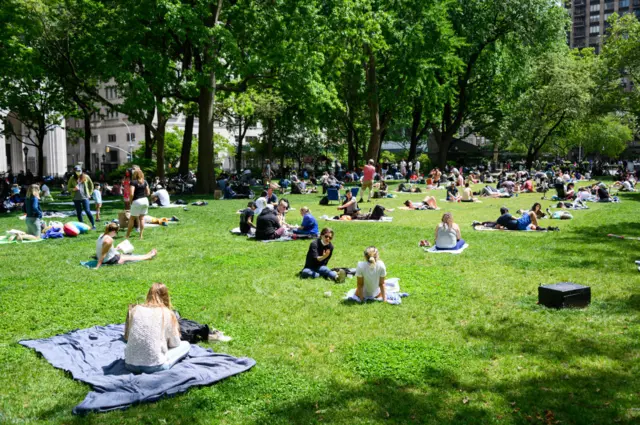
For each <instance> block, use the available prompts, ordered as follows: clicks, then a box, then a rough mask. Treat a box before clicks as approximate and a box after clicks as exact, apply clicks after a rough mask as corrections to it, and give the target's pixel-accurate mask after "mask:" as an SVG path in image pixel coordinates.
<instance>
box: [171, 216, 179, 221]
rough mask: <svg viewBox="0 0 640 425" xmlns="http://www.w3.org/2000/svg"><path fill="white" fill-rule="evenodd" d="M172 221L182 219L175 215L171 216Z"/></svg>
mask: <svg viewBox="0 0 640 425" xmlns="http://www.w3.org/2000/svg"><path fill="white" fill-rule="evenodd" d="M171 221H180V219H178V217H176V216H175V215H174V216H173V217H171Z"/></svg>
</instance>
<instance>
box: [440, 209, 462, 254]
mask: <svg viewBox="0 0 640 425" xmlns="http://www.w3.org/2000/svg"><path fill="white" fill-rule="evenodd" d="M435 240H436V248H437V249H445V250H456V249H460V248H462V247H463V246H464V244H465V242H464V239H462V235H461V234H460V227H459V226H458V225H457V224H456V223H454V222H453V215H452V214H451V213H444V214H443V215H442V222H441V223H439V224H438V225H437V226H436V231H435Z"/></svg>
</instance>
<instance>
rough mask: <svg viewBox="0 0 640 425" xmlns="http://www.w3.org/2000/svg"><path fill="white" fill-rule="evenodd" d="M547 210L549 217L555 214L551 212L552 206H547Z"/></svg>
mask: <svg viewBox="0 0 640 425" xmlns="http://www.w3.org/2000/svg"><path fill="white" fill-rule="evenodd" d="M546 212H547V215H548V216H549V218H551V216H552V215H553V214H551V208H547V210H546Z"/></svg>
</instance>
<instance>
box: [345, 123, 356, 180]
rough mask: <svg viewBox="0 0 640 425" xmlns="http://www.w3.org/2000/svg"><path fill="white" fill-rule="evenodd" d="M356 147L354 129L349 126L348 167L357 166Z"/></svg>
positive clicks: (351, 168)
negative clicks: (354, 144)
mask: <svg viewBox="0 0 640 425" xmlns="http://www.w3.org/2000/svg"><path fill="white" fill-rule="evenodd" d="M355 154H356V152H355V148H354V146H353V129H352V128H351V126H349V127H348V128H347V169H348V170H353V168H354V167H355V156H356V155H355Z"/></svg>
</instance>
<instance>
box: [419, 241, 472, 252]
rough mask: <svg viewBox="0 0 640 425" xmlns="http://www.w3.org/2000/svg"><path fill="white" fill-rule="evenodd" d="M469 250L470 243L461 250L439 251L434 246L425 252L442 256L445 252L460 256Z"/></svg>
mask: <svg viewBox="0 0 640 425" xmlns="http://www.w3.org/2000/svg"><path fill="white" fill-rule="evenodd" d="M467 248H469V244H468V243H466V244H464V245H463V246H462V248H460V249H438V248H436V247H435V246H432V247H431V248H425V249H424V251H425V252H430V253H432V254H441V253H443V252H444V253H447V254H460V253H462V251H464V250H465V249H467Z"/></svg>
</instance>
